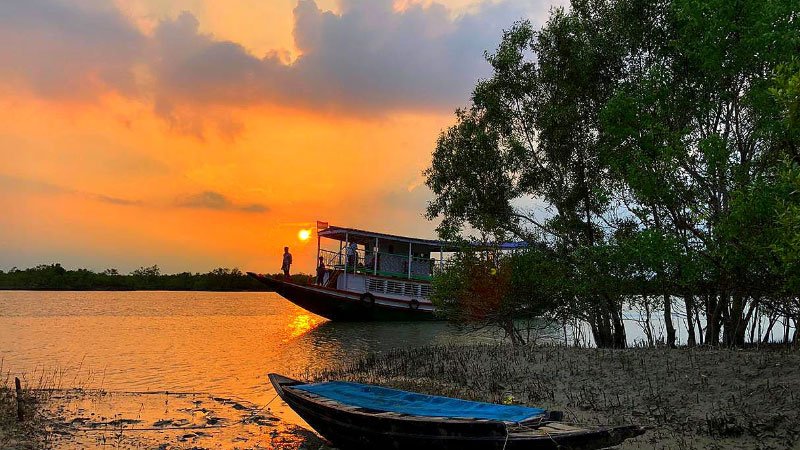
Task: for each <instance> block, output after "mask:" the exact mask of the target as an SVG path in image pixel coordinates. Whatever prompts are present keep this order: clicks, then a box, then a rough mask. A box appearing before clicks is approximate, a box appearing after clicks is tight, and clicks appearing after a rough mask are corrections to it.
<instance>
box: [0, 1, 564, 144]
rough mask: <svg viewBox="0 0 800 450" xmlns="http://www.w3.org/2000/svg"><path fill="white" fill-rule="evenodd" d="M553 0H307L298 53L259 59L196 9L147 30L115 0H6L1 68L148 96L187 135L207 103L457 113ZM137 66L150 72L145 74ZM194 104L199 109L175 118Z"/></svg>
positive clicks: (57, 89) (297, 25)
mask: <svg viewBox="0 0 800 450" xmlns="http://www.w3.org/2000/svg"><path fill="white" fill-rule="evenodd" d="M521 3H524V4H526V8H523V7H521V6H520V4H521ZM549 4H550V2H549V1H548V2H547V3H545V1H544V0H539V1H536V2H533V3H532V2H511V1H505V2H500V3H491V2H487V3H484V4H481V5H479V6H477V7H475V8H473V9H472V10H470V12H468V13H464V14H461V15H458V16H454V15H453V12H452V11H450V10H448V9H447V8H446V7H444V6H442V5H440V4H437V3H433V4H430V5H428V6H423V5H419V4H412V5H410V6H408V7H407V8H406V9H404V10H402V11H398V10H396V9H395V8H394V7H393V0H343V1H342V5H341V12H340V13H336V14H335V13H332V12H330V11H323V10H321V9H320V8H319V7H318V6H317V4H316V3H315V2H314V1H313V0H299V1H298V2H297V4H296V7H295V8H294V31H293V35H294V40H295V42H296V46H297V48H298V49H299V50H300V52H301V54H300V56H299V57H298V58H297V59H296V60H294V61H293V62H291V63H287V62H286V57H285V56H284V55H283V53H282V52H280V51H274V52H270V53H269V54H267V55H264V56H256V55H253V54H252V53H250V52H249V51H248V50H247V49H245V48H244V47H243V46H242V45H240V44H239V43H236V42H231V41H225V40H221V39H218V38H216V37H215V36H213V35H209V34H203V33H201V32H200V31H199V29H200V24H199V22H198V20H197V18H196V17H195V16H193V15H192V14H191V13H188V12H184V13H182V14H181V15H179V16H178V17H176V18H174V19H168V20H164V21H162V22H160V23H159V24H158V26H157V27H156V29H155V30H154V33H153V35H152V36H146V35H143V34H142V33H140V32H139V31H138V30H137V29H136V28H135V27H134V26H133V25H132V24H131V23H130V22H129V20H128V19H127V18H126V17H124V16H123V14H122V13H121V12H120V11H119V10H117V9H115V8H114V7H113V6H112V5H113V4H112V3H111V2H106V1H102V0H84V1H82V2H78V3H77V5H80V6H76V3H75V2H67V1H66V0H63V1H59V0H4V1H2V2H0V38H1V41H0V66H2V67H1V68H0V74H2V75H4V76H5V77H6V78H8V77H9V76H10V77H11V78H12V79H17V80H23V81H26V82H27V83H29V84H30V86H31V87H32V88H33V89H34V90H35V91H37V92H39V93H41V94H44V95H46V96H48V97H53V96H56V97H81V98H85V97H87V96H90V95H92V94H96V93H98V92H102V91H103V90H113V91H116V92H119V93H122V94H124V95H129V96H130V95H139V96H140V97H141V98H143V99H144V98H147V99H151V100H152V101H153V104H154V108H155V111H156V113H157V114H159V115H160V116H162V117H164V118H166V119H168V120H171V121H173V122H175V124H176V125H178V126H179V127H181V128H183V129H184V130H185V131H189V132H192V131H193V129H194V128H198V127H202V123H201V122H202V120H200V119H198V116H200V117H202V114H200V113H198V111H201V109H200V108H203V107H207V106H223V107H226V106H233V107H246V106H252V105H259V104H270V103H277V104H282V105H289V106H293V107H302V108H308V109H316V110H335V111H336V112H344V113H355V114H364V113H375V112H381V111H391V110H420V109H429V110H430V109H434V110H445V111H449V110H451V109H453V108H454V107H455V106H457V105H459V104H462V103H464V102H466V100H467V96H468V94H469V92H470V90H471V88H472V86H473V85H474V84H475V82H476V80H477V79H478V78H479V77H481V76H484V75H487V74H488V72H489V66H488V64H487V63H486V62H485V61H484V58H483V52H484V51H485V50H491V49H493V48H494V47H495V46H496V45H497V44H498V42H499V39H500V36H501V33H502V29H503V28H508V27H509V26H510V25H511V24H512V23H513V22H514V21H515V20H518V19H520V18H522V17H531V16H534V17H537V16H538V17H541V16H543V15H544V14H545V13H546V10H547V8H549V6H548V5H549ZM265 26H268V24H265ZM139 71H141V72H142V73H146V76H144V77H139V78H142V79H137V77H136V76H135V75H134V74H136V73H139ZM187 110H188V111H190V112H192V111H193V112H194V113H195V114H194V115H192V114H188V116H189V118H190V120H188V121H187V120H183V122H184V123H178V122H179V120H180V117H181V115H182V114H183V115H186V114H185V112H186V111H187ZM193 121H194V122H193Z"/></svg>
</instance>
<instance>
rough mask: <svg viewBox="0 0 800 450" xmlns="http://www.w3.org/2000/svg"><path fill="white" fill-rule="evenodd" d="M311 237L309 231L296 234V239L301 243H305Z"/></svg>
mask: <svg viewBox="0 0 800 450" xmlns="http://www.w3.org/2000/svg"><path fill="white" fill-rule="evenodd" d="M310 237H311V230H300V231H298V232H297V238H298V239H300V240H301V241H307V240H308V238H310Z"/></svg>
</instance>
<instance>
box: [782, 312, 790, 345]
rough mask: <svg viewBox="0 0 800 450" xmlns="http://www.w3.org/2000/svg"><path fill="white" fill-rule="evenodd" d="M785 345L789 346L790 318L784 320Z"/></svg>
mask: <svg viewBox="0 0 800 450" xmlns="http://www.w3.org/2000/svg"><path fill="white" fill-rule="evenodd" d="M783 343H784V344H789V316H786V318H785V319H784V320H783Z"/></svg>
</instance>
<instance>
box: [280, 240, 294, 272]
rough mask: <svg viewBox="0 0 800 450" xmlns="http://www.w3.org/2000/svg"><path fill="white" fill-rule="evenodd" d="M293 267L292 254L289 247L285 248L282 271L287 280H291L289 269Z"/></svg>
mask: <svg viewBox="0 0 800 450" xmlns="http://www.w3.org/2000/svg"><path fill="white" fill-rule="evenodd" d="M291 267H292V254H291V253H289V247H283V265H282V266H281V270H282V271H283V275H284V276H285V277H286V278H289V269H290V268H291Z"/></svg>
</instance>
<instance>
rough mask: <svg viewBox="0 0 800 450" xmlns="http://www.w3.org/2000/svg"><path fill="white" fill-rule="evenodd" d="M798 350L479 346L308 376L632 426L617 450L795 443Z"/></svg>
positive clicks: (389, 357) (420, 351) (370, 361)
mask: <svg viewBox="0 0 800 450" xmlns="http://www.w3.org/2000/svg"><path fill="white" fill-rule="evenodd" d="M798 367H800V352H798V351H797V350H792V349H787V348H769V349H761V350H752V349H750V350H738V349H709V348H694V349H691V348H679V349H663V348H657V349H647V348H637V349H626V350H606V349H593V348H572V347H562V346H516V347H515V346H511V345H506V344H478V345H460V346H438V347H422V348H413V349H398V350H394V351H389V352H385V353H382V354H373V355H369V356H367V357H364V358H360V359H356V360H354V361H350V362H345V363H343V364H341V365H340V366H339V367H335V368H331V369H329V370H325V371H322V372H318V373H315V374H312V375H311V377H312V378H314V379H316V380H328V379H331V380H332V379H336V380H349V381H355V382H362V383H372V384H379V385H383V386H388V387H395V388H399V389H406V390H412V391H418V392H424V393H428V394H434V395H446V396H452V397H459V398H466V399H470V400H478V401H488V402H495V403H499V402H501V401H503V400H504V399H509V398H510V399H513V402H514V403H519V404H526V405H531V406H539V407H543V408H547V409H552V410H561V411H564V413H565V420H568V421H573V422H576V423H580V424H585V425H623V424H635V425H641V426H645V427H647V428H648V431H647V433H645V434H644V435H643V436H640V437H638V438H636V439H632V440H629V441H626V442H625V443H624V444H623V445H622V446H620V447H619V448H621V449H635V448H654V449H669V448H673V449H674V448H680V449H704V448H732V449H752V448H776V449H777V448H786V449H789V448H798V446H800V427H798V426H797V424H798V423H800V375H799V374H798V373H797V368H798Z"/></svg>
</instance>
